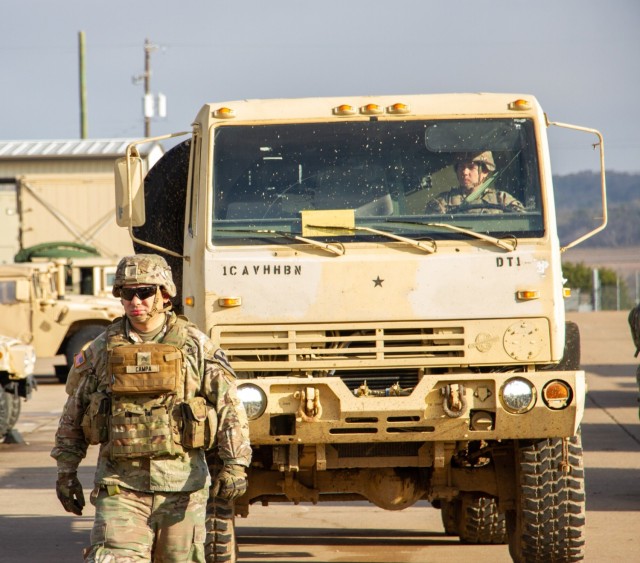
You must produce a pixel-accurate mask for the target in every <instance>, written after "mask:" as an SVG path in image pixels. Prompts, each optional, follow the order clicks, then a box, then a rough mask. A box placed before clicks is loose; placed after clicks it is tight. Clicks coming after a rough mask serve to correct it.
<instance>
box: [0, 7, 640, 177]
mask: <svg viewBox="0 0 640 563" xmlns="http://www.w3.org/2000/svg"><path fill="white" fill-rule="evenodd" d="M639 30H640V2H638V0H611V1H610V2H605V1H603V0H534V1H532V0H528V1H524V0H484V1H483V0H393V1H392V2H386V1H375V0H324V1H321V2H312V1H309V0H227V1H226V2H222V1H220V0H179V1H178V0H173V1H168V0H153V1H143V0H137V1H133V2H132V1H130V0H128V1H126V2H125V1H123V0H109V1H106V0H102V1H99V0H57V1H52V0H2V3H1V4H0V68H1V69H2V71H3V73H2V74H3V80H2V85H1V86H0V101H1V103H0V140H23V139H27V140H40V139H78V138H80V137H81V131H82V129H81V118H80V115H81V112H80V107H81V105H80V64H79V51H80V49H79V37H80V32H83V35H84V44H85V57H84V60H85V63H84V67H85V74H84V76H85V84H86V90H85V91H86V106H85V107H86V127H87V137H88V138H93V139H98V138H112V137H117V138H131V137H135V138H140V137H143V136H144V116H143V109H142V97H143V94H144V85H143V83H142V82H140V81H136V80H135V78H136V77H140V76H141V75H142V74H143V72H144V64H145V40H147V39H148V40H149V41H150V43H151V44H152V45H153V46H154V47H153V49H152V50H151V52H150V58H149V60H150V68H151V75H150V90H151V92H152V93H153V94H159V93H161V94H163V95H164V96H165V97H166V100H167V116H166V117H164V118H160V117H158V118H154V119H153V120H152V123H151V134H152V135H164V134H167V133H172V132H177V131H185V130H189V128H190V125H191V122H192V121H193V119H194V117H195V116H196V114H197V112H198V110H199V109H200V108H201V107H202V105H203V104H205V103H208V102H223V101H231V100H238V99H252V98H297V97H315V96H345V97H347V96H355V95H384V94H391V95H403V94H429V93H447V92H508V93H527V94H533V95H534V96H536V98H537V99H538V101H539V102H540V103H541V105H542V107H543V109H544V111H545V112H546V113H547V115H548V117H549V119H550V120H552V121H559V122H563V123H571V124H575V125H580V126H584V127H589V128H594V129H597V130H599V131H600V132H601V133H602V134H603V136H604V146H605V164H606V168H607V170H615V171H617V172H629V173H638V172H640V135H639V134H638V133H637V132H636V131H635V128H636V127H638V126H639V125H640V103H639V101H638V97H639V96H640V64H639V63H638V59H639V57H640V31H639ZM549 135H550V145H551V152H552V166H553V171H554V173H556V174H569V173H574V172H580V171H583V170H597V169H598V166H599V158H598V153H597V151H594V150H593V147H592V144H593V143H594V142H595V141H596V140H597V139H596V137H595V136H593V135H585V134H578V133H567V132H564V131H557V129H555V128H554V131H550V133H549Z"/></svg>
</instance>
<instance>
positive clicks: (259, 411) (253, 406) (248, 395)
mask: <svg viewBox="0 0 640 563" xmlns="http://www.w3.org/2000/svg"><path fill="white" fill-rule="evenodd" d="M238 398H239V399H240V400H241V401H242V404H243V405H244V409H245V410H246V411H247V418H248V419H249V420H255V419H256V418H259V417H261V416H262V415H263V413H264V411H265V409H266V408H267V396H266V395H265V394H264V391H263V390H262V389H260V387H258V386H257V385H254V384H253V383H242V384H241V385H238Z"/></svg>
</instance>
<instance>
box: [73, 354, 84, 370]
mask: <svg viewBox="0 0 640 563" xmlns="http://www.w3.org/2000/svg"><path fill="white" fill-rule="evenodd" d="M86 361H87V358H85V357H84V352H78V353H77V354H76V355H75V356H74V357H73V367H75V368H79V367H80V366H82V365H84V363H85V362H86Z"/></svg>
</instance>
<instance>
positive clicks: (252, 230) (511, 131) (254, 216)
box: [212, 119, 544, 245]
mask: <svg viewBox="0 0 640 563" xmlns="http://www.w3.org/2000/svg"><path fill="white" fill-rule="evenodd" d="M486 151H489V153H488V154H489V155H490V158H491V159H492V160H493V163H494V165H495V171H492V173H491V174H490V176H489V178H490V179H489V180H488V181H485V182H483V183H482V184H481V185H480V187H479V188H478V190H479V191H480V193H476V194H475V197H473V198H469V201H467V200H466V198H465V197H463V198H462V199H460V198H458V199H457V200H456V202H457V203H458V205H457V206H452V207H448V208H447V210H446V212H442V211H440V212H434V211H433V209H432V208H433V206H432V205H429V202H430V201H433V200H434V199H436V198H438V197H442V196H443V195H444V194H446V193H447V192H448V191H449V190H451V189H452V188H457V187H458V178H457V175H456V170H455V166H456V162H458V161H459V160H460V159H461V157H464V155H474V154H478V153H484V154H485V155H486V154H487V152H486ZM213 166H214V174H213V196H214V197H213V198H212V201H213V210H212V217H213V229H212V241H213V243H214V244H218V245H220V244H222V245H225V244H230V245H235V244H265V243H266V242H269V243H273V242H274V240H277V243H278V244H293V243H295V242H296V241H295V240H293V239H291V238H290V237H286V236H285V237H278V238H277V239H274V237H269V236H267V235H266V234H265V233H280V234H282V233H284V234H287V233H288V234H294V235H295V234H300V232H301V211H302V210H315V209H352V210H354V214H355V218H356V225H360V226H365V227H370V228H373V229H376V230H382V231H388V232H390V233H394V234H397V235H401V236H404V237H411V238H415V239H420V238H429V239H435V240H442V239H452V238H454V239H455V238H463V239H468V235H465V234H463V233H462V232H461V231H459V230H453V229H447V228H443V227H442V226H441V225H440V226H435V225H433V223H440V224H442V223H446V224H450V225H453V226H457V227H461V228H462V229H467V230H473V231H475V232H478V233H484V234H489V235H491V236H495V237H503V236H515V237H517V238H520V237H541V236H543V234H544V226H543V220H542V203H541V197H540V180H539V170H538V162H537V156H536V146H535V136H534V128H533V122H532V121H531V120H528V119H472V120H471V119H464V120H462V119H458V120H437V121H436V120H420V121H417V120H407V121H396V120H393V121H390V120H373V119H372V120H367V121H344V122H331V123H326V122H323V123H295V124H277V125H255V126H251V125H238V126H234V125H224V126H219V127H218V128H217V129H216V131H215V139H214V153H213ZM491 192H494V193H495V194H507V195H508V196H509V197H508V198H507V199H508V200H509V201H511V200H512V198H515V199H516V200H517V202H519V204H518V209H517V210H514V209H513V207H512V208H505V207H504V206H501V205H500V204H499V203H500V201H505V197H506V196H504V195H500V197H495V196H494V197H491V196H490V194H491ZM520 204H521V205H520ZM261 231H262V233H261ZM314 238H317V237H314ZM321 238H324V239H325V240H333V239H336V238H338V239H339V240H340V241H341V242H348V241H349V240H376V241H378V240H380V241H381V240H384V237H381V236H380V234H376V233H372V232H369V231H357V232H356V233H355V234H354V232H353V231H351V232H348V233H345V235H344V236H341V235H336V234H335V232H334V234H332V235H331V236H328V237H321ZM345 239H346V240H345ZM387 240H388V239H387Z"/></svg>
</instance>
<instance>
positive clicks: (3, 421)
mask: <svg viewBox="0 0 640 563" xmlns="http://www.w3.org/2000/svg"><path fill="white" fill-rule="evenodd" d="M9 395H10V393H7V392H6V391H5V390H4V387H0V442H1V441H2V440H4V437H5V436H6V435H7V432H9V429H10V427H9V421H10V418H11V412H10V409H11V407H10V406H9V403H10V398H9Z"/></svg>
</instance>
